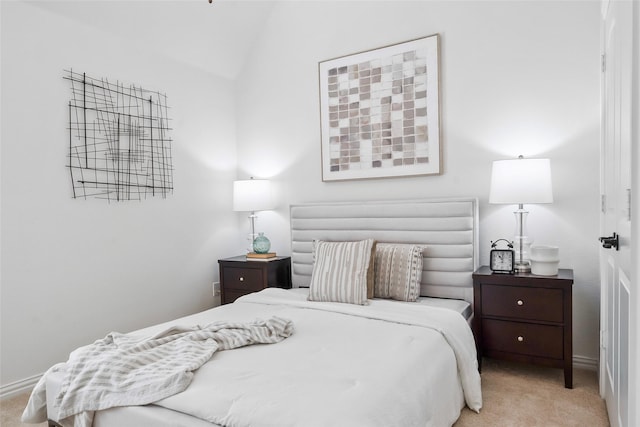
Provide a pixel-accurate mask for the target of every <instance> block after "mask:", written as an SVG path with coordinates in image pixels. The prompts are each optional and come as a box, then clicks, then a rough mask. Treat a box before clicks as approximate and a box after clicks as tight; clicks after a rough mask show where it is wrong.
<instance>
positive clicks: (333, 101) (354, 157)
mask: <svg viewBox="0 0 640 427" xmlns="http://www.w3.org/2000/svg"><path fill="white" fill-rule="evenodd" d="M438 45H439V41H438V35H434V36H430V37H426V38H423V39H418V40H412V41H410V42H406V43H401V44H397V45H392V46H388V47H385V48H381V49H375V50H371V51H366V52H362V53H359V54H355V55H350V56H345V57H341V58H337V59H332V60H328V61H324V62H321V63H320V64H319V73H320V99H321V124H322V129H321V130H322V177H323V180H324V181H332V180H344V179H359V178H377V177H389V176H410V175H423V174H437V173H440V129H439V121H440V119H439V99H438V97H439V93H438V90H439V84H438V81H439V80H438V79H439V76H438V70H439V66H438V60H439V59H438Z"/></svg>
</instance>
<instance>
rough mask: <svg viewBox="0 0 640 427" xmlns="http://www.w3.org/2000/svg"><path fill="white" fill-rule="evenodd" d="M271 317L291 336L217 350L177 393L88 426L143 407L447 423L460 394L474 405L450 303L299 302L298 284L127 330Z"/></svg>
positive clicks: (476, 393) (266, 421) (229, 422)
mask: <svg viewBox="0 0 640 427" xmlns="http://www.w3.org/2000/svg"><path fill="white" fill-rule="evenodd" d="M273 315H276V316H279V317H283V318H287V319H290V320H292V321H293V323H294V325H295V329H296V332H295V333H294V335H293V336H291V337H290V338H288V339H287V340H285V341H283V342H281V343H279V344H277V345H275V346H265V345H257V346H252V347H246V348H241V349H236V350H233V351H231V352H220V353H217V354H215V355H214V357H213V358H212V359H211V361H210V362H208V363H206V364H205V365H204V366H202V367H201V368H200V369H199V370H198V371H197V372H196V373H195V375H194V378H193V381H192V383H191V385H190V386H189V387H188V388H187V389H186V390H185V391H183V392H181V393H178V394H176V395H174V396H171V397H168V398H166V399H163V400H161V401H158V402H155V404H154V405H151V406H150V407H146V408H145V407H136V408H131V409H129V408H116V409H112V410H107V411H101V412H98V413H96V418H95V425H96V426H101V425H105V426H106V425H130V424H129V423H130V422H131V421H132V420H137V421H135V424H136V425H145V424H144V423H143V422H142V421H141V420H143V419H144V415H141V413H142V412H144V411H145V410H146V411H147V413H148V415H149V417H150V419H153V417H159V418H162V417H163V415H159V414H165V415H166V414H169V413H171V414H178V413H185V414H189V415H191V416H192V417H195V418H196V419H193V418H192V420H193V423H192V424H193V425H200V423H201V421H202V420H206V421H209V422H211V423H215V424H219V425H224V426H305V427H307V426H309V427H312V426H342V425H343V426H362V427H366V426H384V427H390V426H399V427H411V426H450V425H451V424H453V422H455V420H456V419H457V418H458V416H459V413H460V409H461V408H462V407H463V406H464V403H465V398H466V402H467V404H468V406H469V407H470V408H472V409H474V410H476V411H477V410H479V409H480V407H481V405H482V397H481V391H480V376H479V374H478V370H477V360H476V354H475V345H474V341H473V336H472V333H471V330H470V328H469V326H468V324H467V323H466V321H465V320H464V318H463V317H462V316H461V315H460V314H459V313H456V312H455V311H452V310H448V309H443V308H437V307H435V308H434V307H429V306H426V305H424V304H415V303H413V304H411V303H399V302H397V301H386V300H373V301H371V302H370V304H369V305H367V306H354V305H350V304H338V303H318V302H308V301H306V293H305V291H302V290H294V291H287V290H282V289H275V288H269V289H266V290H264V291H262V292H259V293H256V294H251V295H247V296H245V297H242V298H240V299H239V300H237V301H236V303H234V304H230V305H226V306H223V307H219V308H216V309H213V310H209V311H206V312H203V313H199V314H197V315H194V316H190V317H188V318H183V319H180V320H177V321H174V322H170V323H166V324H163V325H157V326H155V327H152V328H147V329H144V330H140V331H137V332H135V333H133V335H134V336H149V335H152V334H154V333H157V332H159V331H161V330H163V329H164V328H166V327H167V326H169V325H171V324H180V325H185V326H188V325H192V324H206V323H210V322H213V321H221V320H224V321H229V322H233V321H242V322H247V321H251V320H254V319H255V318H266V317H270V316H273ZM463 387H464V389H463ZM158 406H159V407H161V408H158ZM167 410H171V411H176V412H168V411H167ZM127 417H131V418H127ZM176 417H177V418H181V417H182V418H184V417H183V416H182V415H176ZM148 424H149V425H151V424H154V423H153V422H151V421H150V422H149V423H148ZM190 424H191V423H190ZM160 425H163V424H160ZM180 425H189V424H183V423H182V421H180Z"/></svg>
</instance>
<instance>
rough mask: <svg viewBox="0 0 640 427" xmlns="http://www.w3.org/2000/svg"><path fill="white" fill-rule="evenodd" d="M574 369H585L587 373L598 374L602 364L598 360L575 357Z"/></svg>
mask: <svg viewBox="0 0 640 427" xmlns="http://www.w3.org/2000/svg"><path fill="white" fill-rule="evenodd" d="M573 367H574V368H577V369H585V370H587V371H595V372H598V369H599V367H600V363H599V362H598V359H592V358H591V357H584V356H576V355H575V354H574V355H573Z"/></svg>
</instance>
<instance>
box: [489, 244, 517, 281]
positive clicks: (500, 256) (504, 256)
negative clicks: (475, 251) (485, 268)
mask: <svg viewBox="0 0 640 427" xmlns="http://www.w3.org/2000/svg"><path fill="white" fill-rule="evenodd" d="M501 241H502V242H506V243H507V249H498V248H497V246H498V243H499V242H501ZM515 263H516V254H515V251H514V250H513V243H511V242H509V241H508V240H507V239H498V240H496V241H495V242H494V241H492V242H491V252H490V254H489V268H490V269H491V271H493V272H494V273H502V274H513V273H514V271H515Z"/></svg>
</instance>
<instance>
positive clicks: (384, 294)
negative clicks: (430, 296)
mask: <svg viewBox="0 0 640 427" xmlns="http://www.w3.org/2000/svg"><path fill="white" fill-rule="evenodd" d="M423 251H424V246H420V245H411V244H399V243H378V244H377V245H376V256H375V279H374V296H375V297H376V298H391V299H395V300H399V301H410V302H413V301H416V300H417V299H418V297H419V296H420V281H421V280H422V263H423V260H422V253H423Z"/></svg>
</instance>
